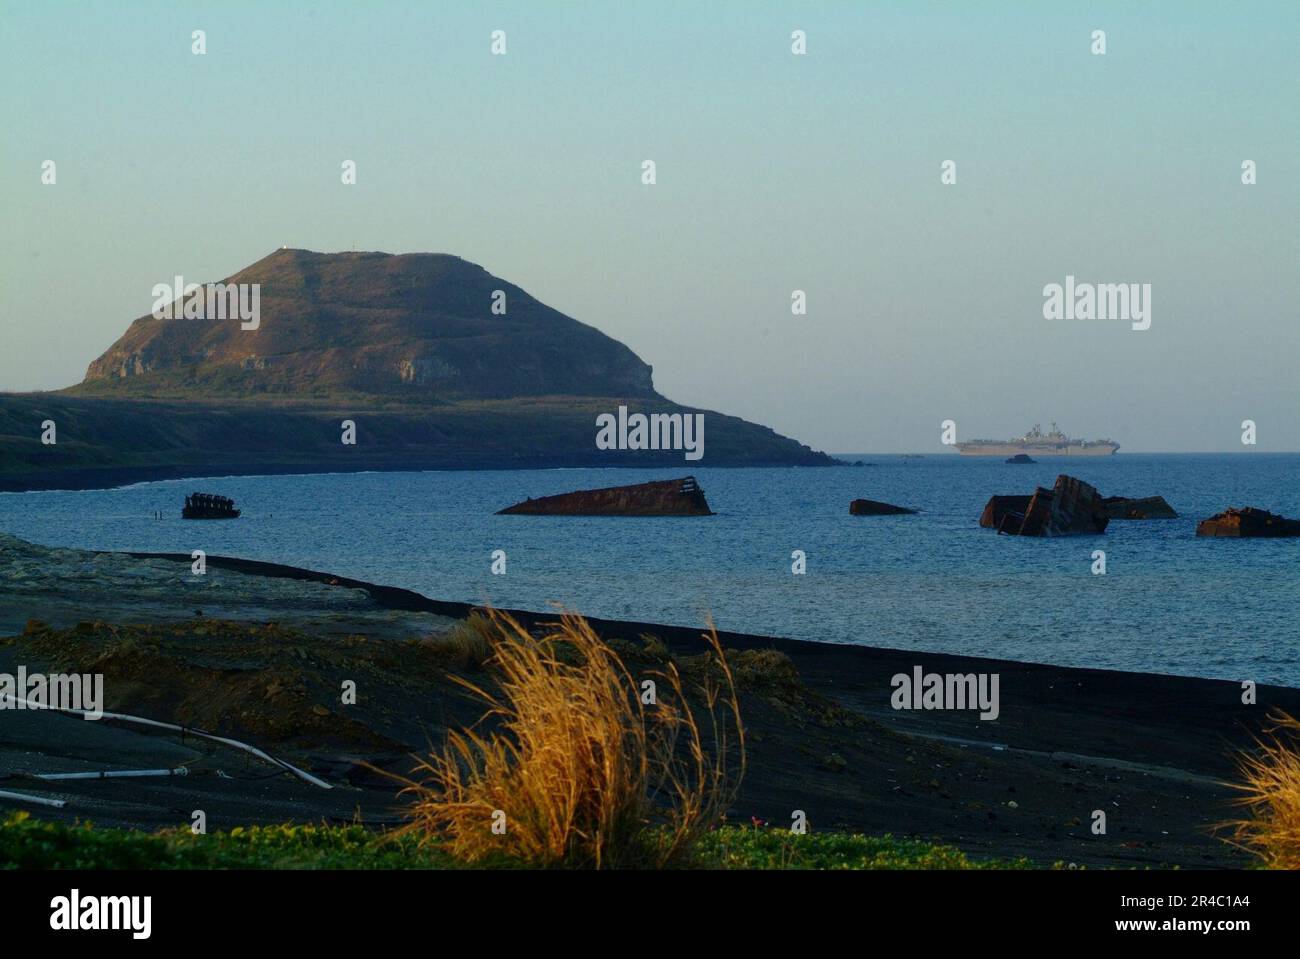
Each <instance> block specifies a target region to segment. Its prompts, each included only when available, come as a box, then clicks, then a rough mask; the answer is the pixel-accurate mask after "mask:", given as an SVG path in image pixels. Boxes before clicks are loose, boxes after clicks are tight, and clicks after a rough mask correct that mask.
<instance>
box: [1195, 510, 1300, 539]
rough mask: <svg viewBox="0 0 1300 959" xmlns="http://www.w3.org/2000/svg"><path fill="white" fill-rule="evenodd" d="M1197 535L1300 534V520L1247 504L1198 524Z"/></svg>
mask: <svg viewBox="0 0 1300 959" xmlns="http://www.w3.org/2000/svg"><path fill="white" fill-rule="evenodd" d="M1196 535H1197V536H1231V537H1239V538H1242V539H1246V538H1252V537H1256V538H1261V539H1272V538H1275V537H1279V536H1300V520H1297V519H1287V518H1286V517H1285V516H1278V515H1277V514H1276V513H1270V512H1269V511H1268V510H1266V509H1259V508H1257V507H1254V506H1245V507H1242V508H1241V509H1226V510H1224V511H1223V512H1222V513H1216V514H1215V515H1213V516H1211V517H1210V518H1209V519H1203V520H1201V521H1200V522H1199V523H1197V524H1196Z"/></svg>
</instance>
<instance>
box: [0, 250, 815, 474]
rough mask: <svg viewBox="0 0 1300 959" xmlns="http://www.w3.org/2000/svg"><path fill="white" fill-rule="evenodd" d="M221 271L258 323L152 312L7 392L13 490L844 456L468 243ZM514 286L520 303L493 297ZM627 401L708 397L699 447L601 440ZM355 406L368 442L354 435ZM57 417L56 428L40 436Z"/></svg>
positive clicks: (2, 411)
mask: <svg viewBox="0 0 1300 959" xmlns="http://www.w3.org/2000/svg"><path fill="white" fill-rule="evenodd" d="M186 279H187V280H189V279H190V278H186ZM221 282H222V283H223V284H226V285H231V286H233V285H236V284H248V285H249V287H248V290H249V293H250V295H251V289H252V285H253V284H255V285H256V289H257V291H258V298H257V306H258V310H257V322H256V328H251V327H253V326H254V324H253V323H252V322H246V323H241V320H240V318H239V317H238V316H237V315H234V312H233V310H232V311H231V315H230V316H229V317H228V318H226V319H220V318H217V319H198V318H189V319H187V318H183V316H182V318H174V319H155V317H154V316H153V315H152V314H151V315H147V316H142V317H139V318H138V319H136V320H135V321H133V322H132V323H131V324H130V326H129V328H128V329H127V331H126V332H125V333H124V334H123V335H122V336H121V338H119V339H118V341H117V342H116V343H114V344H113V345H112V346H111V347H109V348H108V350H107V351H106V352H105V353H104V354H103V355H102V356H100V357H99V358H98V359H96V360H95V361H94V362H92V363H91V364H90V367H89V369H88V370H87V372H86V378H85V379H84V380H83V381H82V382H81V383H80V384H78V385H76V386H73V387H69V388H68V389H65V390H59V391H56V392H53V393H27V394H0V490H15V489H37V488H51V487H55V488H66V487H73V488H84V487H96V486H112V485H118V484H120V483H128V482H139V481H143V480H150V479H162V478H172V477H177V478H179V477H190V476H217V475H234V474H250V475H251V474H263V473H305V472H327V471H356V470H422V469H519V468H529V469H535V468H554V467H587V466H590V467H603V466H639V467H660V466H662V467H672V468H673V469H674V470H675V471H676V472H677V473H680V472H681V471H682V470H683V468H691V467H693V465H699V466H828V465H833V464H834V463H835V462H836V461H835V460H833V459H831V458H830V457H829V456H827V455H826V454H825V453H820V452H816V451H814V450H812V449H810V448H809V447H807V446H804V445H803V444H801V443H798V442H796V441H795V440H792V439H790V438H788V437H785V436H781V435H779V434H778V433H776V432H774V431H773V430H771V429H770V428H768V427H766V426H760V425H758V424H755V423H750V422H747V421H745V420H742V419H740V418H738V417H735V416H727V415H725V414H722V413H717V412H712V411H708V410H697V409H694V408H691V407H685V406H681V405H680V404H677V403H674V402H673V401H671V400H669V399H667V398H665V397H663V396H661V395H660V394H659V393H657V392H656V391H655V389H654V382H653V378H652V370H651V368H650V366H649V365H648V364H646V363H645V362H643V361H642V360H641V359H640V358H639V357H638V356H637V355H636V354H635V353H633V352H632V351H631V350H630V349H628V348H627V347H626V346H624V345H623V344H622V343H619V342H618V341H617V340H614V339H611V338H610V337H608V336H606V335H605V334H604V333H601V332H600V331H599V330H597V329H595V328H594V327H591V326H587V325H586V324H584V323H579V322H578V321H577V320H574V319H572V318H570V317H568V316H565V315H564V314H563V313H560V312H559V311H557V310H554V309H552V308H550V307H548V306H546V305H545V304H543V303H540V302H538V301H537V300H536V299H534V298H533V297H531V296H529V295H528V293H526V292H525V291H523V290H521V289H520V288H519V287H517V286H515V285H513V284H511V283H508V282H506V281H505V280H502V279H499V278H497V277H494V276H492V275H491V274H490V273H488V272H487V271H486V270H484V269H483V268H482V267H479V266H476V265H474V264H473V263H469V262H466V261H465V260H462V259H460V258H459V257H455V256H447V255H441V254H426V253H421V254H410V255H402V256H393V255H390V254H385V253H331V254H325V253H313V252H311V251H308V250H287V249H286V250H279V251H277V252H275V253H273V254H271V255H270V256H268V257H265V258H264V259H261V260H259V261H257V262H256V263H254V264H252V265H251V266H249V267H246V268H245V269H243V270H241V271H239V272H238V273H236V274H234V275H233V276H230V277H227V278H226V279H225V280H223V281H221ZM498 291H500V293H501V294H504V304H505V312H504V314H501V313H497V312H493V309H492V305H493V302H494V299H495V300H496V302H500V295H499V294H498ZM204 292H205V294H206V289H205V290H204ZM204 299H205V302H204V305H205V306H206V305H207V302H206V296H205V298H204ZM191 300H192V298H190V300H187V302H191ZM159 301H160V302H159V304H157V305H158V306H159V307H162V306H167V307H169V308H171V307H179V306H180V304H177V303H173V302H171V301H172V297H170V296H162V297H159ZM191 305H193V303H191ZM249 305H251V301H250V303H249ZM184 312H185V311H184V309H183V308H178V309H175V310H173V311H172V315H173V316H176V315H178V314H183V313H184ZM245 326H248V327H250V328H248V329H245V328H243V327H245ZM718 359H719V362H725V360H726V358H725V357H719V358H718ZM620 406H626V407H627V408H628V411H629V413H630V414H631V413H637V412H640V413H647V414H652V413H667V414H674V413H681V414H683V415H685V414H703V416H704V422H705V430H704V446H703V450H704V455H703V458H702V459H699V460H694V459H692V460H686V459H685V456H684V452H683V450H680V449H677V450H629V449H601V448H598V447H597V443H596V437H597V431H598V430H597V427H598V424H597V417H600V416H602V415H605V414H615V413H617V411H618V409H619V407H620ZM345 420H347V421H351V422H352V423H354V424H355V436H356V442H355V444H344V443H342V442H340V438H341V427H342V424H343V422H344V421H345ZM47 421H53V423H54V424H56V428H57V442H56V443H43V442H42V441H41V436H42V431H43V429H44V427H43V426H42V424H44V423H46V422H47Z"/></svg>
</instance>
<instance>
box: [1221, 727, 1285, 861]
mask: <svg viewBox="0 0 1300 959" xmlns="http://www.w3.org/2000/svg"><path fill="white" fill-rule="evenodd" d="M1269 719H1270V720H1272V722H1273V726H1272V727H1270V728H1269V729H1268V730H1267V731H1266V738H1265V739H1263V740H1261V741H1260V742H1259V744H1258V746H1259V748H1258V750H1257V751H1254V752H1250V753H1244V754H1243V755H1242V757H1241V774H1242V778H1243V780H1244V782H1242V783H1234V784H1232V785H1233V787H1234V788H1235V789H1237V790H1239V791H1240V792H1241V793H1243V795H1242V797H1241V798H1240V799H1239V800H1237V801H1238V803H1240V804H1241V805H1242V806H1244V807H1246V809H1247V810H1248V812H1249V814H1250V815H1249V818H1244V819H1239V820H1234V821H1232V822H1229V823H1225V824H1224V826H1225V827H1226V828H1229V829H1231V831H1232V835H1231V841H1232V842H1234V843H1236V844H1237V845H1239V846H1241V847H1242V848H1245V849H1248V850H1250V851H1251V852H1253V853H1255V855H1257V856H1259V857H1260V859H1261V860H1262V862H1263V864H1264V865H1265V866H1267V867H1268V868H1269V869H1300V751H1298V750H1297V746H1300V720H1296V719H1295V718H1294V717H1292V716H1289V715H1287V714H1286V713H1281V712H1275V713H1271V714H1270V715H1269Z"/></svg>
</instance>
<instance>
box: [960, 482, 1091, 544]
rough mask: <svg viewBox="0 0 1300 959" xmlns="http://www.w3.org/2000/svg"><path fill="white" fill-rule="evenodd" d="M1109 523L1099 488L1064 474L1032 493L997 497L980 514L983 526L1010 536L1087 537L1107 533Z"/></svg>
mask: <svg viewBox="0 0 1300 959" xmlns="http://www.w3.org/2000/svg"><path fill="white" fill-rule="evenodd" d="M1109 522H1110V517H1109V516H1108V515H1107V513H1106V510H1105V507H1104V506H1103V505H1102V499H1101V496H1100V494H1098V492H1097V490H1096V489H1095V488H1094V487H1092V486H1090V485H1088V484H1087V483H1085V482H1083V480H1080V479H1075V478H1074V477H1073V476H1067V475H1065V474H1064V473H1062V474H1061V475H1060V476H1058V477H1057V478H1056V483H1055V485H1053V487H1052V488H1051V489H1044V488H1043V487H1041V486H1040V487H1038V489H1036V490H1035V491H1034V493H1033V495H1032V496H994V497H993V498H992V499H990V500H989V501H988V504H987V505H986V506H985V507H984V514H983V515H982V516H981V517H980V525H981V526H985V527H991V528H993V529H996V530H997V531H998V532H999V533H1007V534H1008V535H1011V536H1084V535H1090V534H1096V533H1104V532H1105V531H1106V524H1107V523H1109Z"/></svg>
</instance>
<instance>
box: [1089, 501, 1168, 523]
mask: <svg viewBox="0 0 1300 959" xmlns="http://www.w3.org/2000/svg"><path fill="white" fill-rule="evenodd" d="M1101 502H1102V506H1103V507H1105V510H1106V515H1107V516H1109V517H1110V518H1111V519H1178V513H1177V512H1176V511H1175V510H1174V508H1173V507H1172V506H1170V505H1169V504H1168V503H1167V502H1165V498H1164V497H1163V496H1143V497H1140V498H1138V499H1130V498H1129V497H1127V496H1107V497H1106V498H1105V499H1103V500H1102V501H1101Z"/></svg>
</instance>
